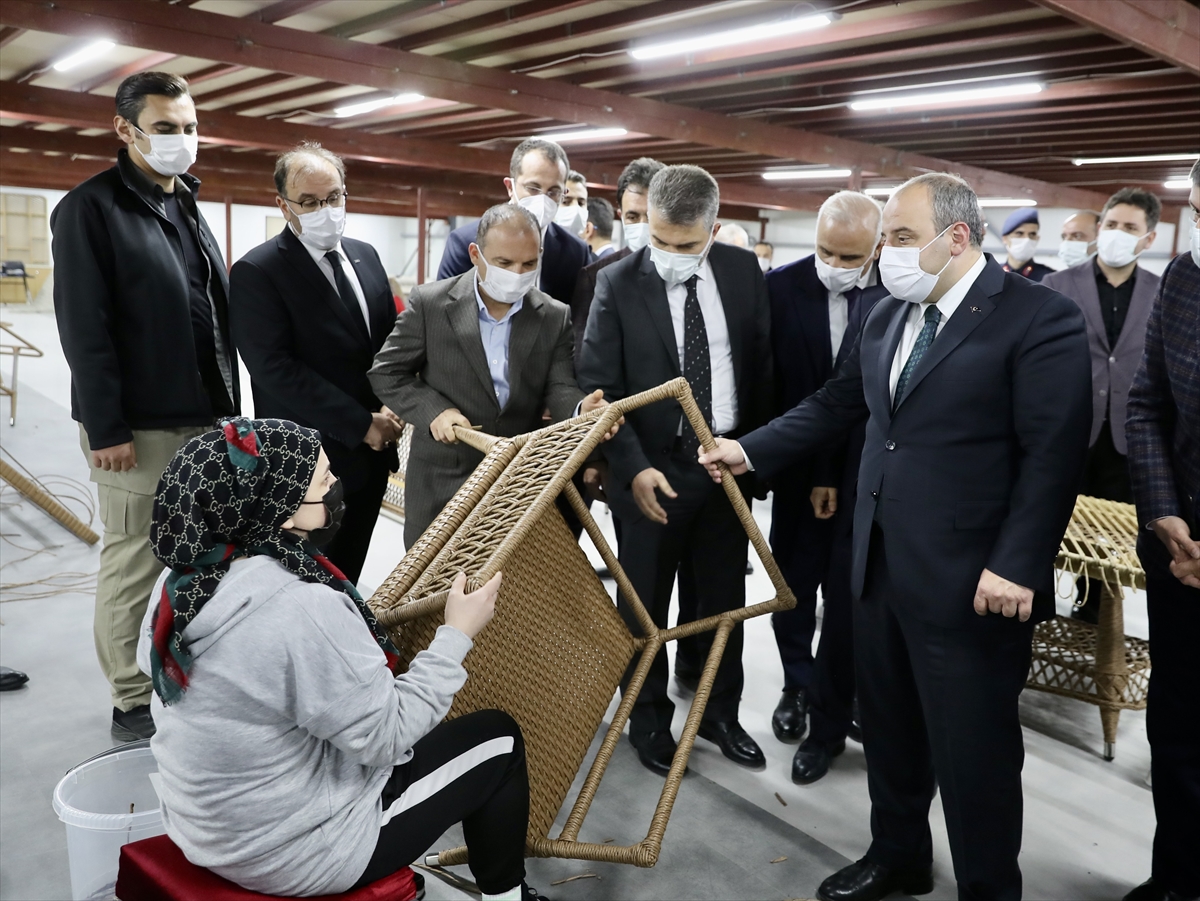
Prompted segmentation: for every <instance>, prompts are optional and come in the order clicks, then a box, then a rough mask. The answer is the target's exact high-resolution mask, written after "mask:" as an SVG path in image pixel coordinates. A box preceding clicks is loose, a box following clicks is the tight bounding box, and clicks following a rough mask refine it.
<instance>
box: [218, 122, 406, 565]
mask: <svg viewBox="0 0 1200 901" xmlns="http://www.w3.org/2000/svg"><path fill="white" fill-rule="evenodd" d="M275 188H276V190H277V191H278V197H277V198H276V203H277V204H278V205H279V209H280V210H281V211H282V212H283V215H284V218H285V219H286V220H287V223H288V225H287V228H285V229H284V230H283V231H281V232H280V233H279V234H278V235H276V236H275V237H274V238H272V239H271V240H270V241H267V242H266V243H264V244H260V245H259V246H258V247H256V248H254V249H253V250H252V251H250V252H249V253H248V254H246V255H245V256H244V257H242V258H241V259H240V260H238V262H237V263H236V264H235V265H234V267H233V271H232V272H231V273H230V303H229V307H230V312H231V319H232V322H233V335H234V341H235V342H236V344H237V348H238V350H239V351H240V352H241V354H242V359H243V360H245V361H246V368H247V369H248V370H250V381H251V383H252V386H253V389H254V413H255V415H256V416H260V417H272V418H278V419H290V420H292V421H293V422H298V423H300V424H301V425H304V426H308V427H309V428H314V429H318V430H319V431H320V432H321V443H322V445H323V446H324V448H325V452H326V453H327V454H328V455H329V463H330V468H331V469H332V470H333V473H334V475H336V476H337V477H338V479H339V480H340V482H341V483H342V490H343V492H344V494H345V504H346V511H345V514H344V515H343V518H342V524H341V527H340V528H339V529H338V531H337V534H336V535H335V536H334V538H333V541H332V542H331V543H330V545H329V547H328V548H327V553H328V555H329V559H330V560H332V561H333V562H334V564H336V565H337V567H338V568H339V569H340V570H341V571H342V573H343V574H344V575H345V576H346V578H347V579H349V580H350V581H351V582H357V581H358V577H359V575H360V574H361V573H362V567H363V562H364V561H365V560H366V558H367V549H368V548H369V547H370V545H371V534H372V533H373V532H374V531H375V522H376V520H378V518H379V506H380V504H381V503H382V501H383V494H384V491H385V490H386V489H387V480H388V473H389V472H390V471H392V470H394V469H395V468H396V450H395V441H396V439H397V438H399V436H400V430H401V424H400V421H399V420H398V419H397V418H396V416H395V414H393V413H392V412H391V411H390V410H388V409H387V408H386V407H384V406H383V405H382V404H380V402H379V399H378V398H377V397H376V396H375V394H374V392H372V390H371V384H370V382H368V381H367V370H368V369H370V368H371V361H372V360H373V359H374V357H375V352H376V351H378V350H379V348H380V347H381V346H382V345H383V342H384V339H385V338H387V335H388V333H389V332H390V331H391V329H392V323H393V322H395V321H396V307H395V304H394V303H393V302H392V291H391V288H390V287H389V286H388V280H387V273H386V272H385V271H384V269H383V264H382V263H380V261H379V254H377V253H376V252H375V248H373V247H372V246H371V245H370V244H365V243H363V242H362V241H355V240H353V239H351V238H343V237H342V229H343V228H344V225H345V213H346V205H345V204H346V170H345V167H344V166H343V165H342V161H341V159H340V158H339V157H338V156H336V155H335V154H333V153H330V152H329V151H328V150H326V149H324V148H323V147H321V145H320V144H311V143H305V144H301V145H300V146H299V147H297V148H296V149H294V150H290V151H288V152H287V153H284V154H283V155H282V156H280V157H279V159H278V160H277V161H276V164H275Z"/></svg>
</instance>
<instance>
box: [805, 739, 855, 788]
mask: <svg viewBox="0 0 1200 901" xmlns="http://www.w3.org/2000/svg"><path fill="white" fill-rule="evenodd" d="M845 750H846V742H845V741H839V742H834V743H832V744H827V743H826V742H823V741H817V740H816V739H815V738H806V739H805V740H804V741H803V742H801V743H800V747H798V748H797V749H796V756H795V757H793V758H792V781H793V782H795V783H796V784H797V785H808V784H809V783H810V782H816V781H817V780H818V779H820V778H821V777H822V776H824V775H825V774H826V773H828V772H829V764H830V763H832V762H833V758H835V757H837V756H838V755H839V754H841V753H842V752H843V751H845Z"/></svg>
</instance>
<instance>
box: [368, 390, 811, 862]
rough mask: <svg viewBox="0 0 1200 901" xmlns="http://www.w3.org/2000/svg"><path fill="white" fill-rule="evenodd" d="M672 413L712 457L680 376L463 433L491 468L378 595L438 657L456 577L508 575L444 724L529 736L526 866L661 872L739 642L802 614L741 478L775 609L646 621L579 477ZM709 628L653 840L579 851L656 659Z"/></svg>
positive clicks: (395, 629) (444, 858)
mask: <svg viewBox="0 0 1200 901" xmlns="http://www.w3.org/2000/svg"><path fill="white" fill-rule="evenodd" d="M664 401H677V402H678V403H679V404H680V405H681V406H682V407H683V410H684V413H685V415H687V417H688V420H689V421H690V422H691V424H692V426H693V427H694V428H695V430H696V433H697V435H698V436H699V437H700V440H701V443H702V444H703V445H704V446H705V447H708V448H711V447H713V446H714V442H713V438H712V434H711V433H710V432H709V430H708V428H707V426H706V425H705V423H704V420H703V418H702V417H701V414H700V411H699V409H698V408H697V406H696V403H695V401H694V400H693V399H692V395H691V392H690V391H689V389H688V386H687V382H686V381H684V380H683V379H676V380H674V381H672V382H668V383H667V384H665V385H661V386H659V387H658V388H655V389H653V390H651V391H647V392H644V393H642V394H639V395H635V396H633V397H629V398H626V399H624V400H620V401H617V402H615V403H613V404H612V405H611V406H609V407H607V408H605V409H604V410H598V411H595V412H593V413H590V414H588V415H586V416H581V417H579V418H577V419H572V420H568V421H566V422H561V423H558V424H557V425H552V426H550V427H548V428H544V429H541V430H539V431H536V432H530V433H528V434H525V435H520V436H517V437H515V438H494V437H491V436H487V435H483V434H481V433H478V432H471V431H469V430H460V431H459V432H458V436H459V438H460V440H462V441H464V442H466V443H468V444H470V445H471V446H473V447H476V448H477V449H479V450H481V451H483V452H485V454H486V456H485V457H484V459H483V462H482V463H481V464H480V465H479V466H478V467H477V468H476V470H475V472H474V473H473V474H472V475H471V477H470V478H469V479H468V480H467V482H466V483H465V484H464V485H463V487H462V488H461V489H460V490H459V492H458V494H456V495H455V496H454V498H453V500H451V502H450V503H449V504H448V505H447V506H446V508H445V509H444V510H443V511H442V513H441V514H440V515H439V516H438V517H437V519H436V520H434V522H433V523H432V524H431V525H430V527H429V528H428V529H427V530H426V531H425V533H424V534H423V535H422V536H421V538H420V539H419V540H418V541H417V542H416V543H415V544H414V545H413V547H412V548H411V549H409V551H408V553H407V554H406V555H405V557H404V558H403V559H402V560H401V561H400V563H399V565H398V566H397V567H396V569H395V571H394V572H393V573H392V575H391V576H390V577H389V578H388V579H387V580H386V581H385V582H384V584H383V585H382V586H380V588H379V590H378V591H376V592H375V594H374V596H373V597H372V598H371V602H370V603H371V606H372V608H373V609H374V611H375V613H376V615H377V616H378V617H379V620H380V622H382V623H383V624H384V625H385V626H387V627H388V628H389V630H390V631H391V634H392V637H393V639H394V640H395V641H396V644H397V646H398V647H399V648H400V650H401V656H402V658H403V659H404V660H406V661H407V660H411V659H412V657H413V656H414V655H415V654H416V653H417V652H418V651H420V650H421V649H423V648H425V647H427V646H428V644H429V642H430V641H431V640H432V638H433V634H434V632H435V631H436V629H437V627H438V626H439V625H440V624H441V623H442V621H443V611H444V607H445V603H446V597H447V594H448V590H449V587H450V583H451V581H452V580H453V578H454V576H455V574H457V573H458V572H466V574H467V577H468V588H469V589H474V588H477V587H478V586H480V585H481V584H483V583H484V582H486V581H487V580H488V579H489V578H490V577H491V576H492V575H493V574H494V573H496V572H497V571H503V573H504V583H503V586H502V587H501V591H500V598H499V601H498V602H497V605H496V616H495V619H494V620H493V621H492V623H491V624H490V625H489V626H488V628H487V629H485V630H484V631H483V633H482V634H480V636H479V638H478V639H477V640H476V643H475V647H474V648H473V649H472V651H471V653H470V654H468V655H467V659H466V662H465V666H466V668H467V671H468V673H469V674H470V678H469V679H468V680H467V684H466V686H465V687H464V688H463V689H462V691H460V692H459V693H458V696H457V697H456V698H455V701H454V705H453V707H452V708H451V710H450V714H449V717H450V718H451V719H452V718H454V717H456V716H461V715H462V714H464V713H469V712H471V711H474V710H480V709H484V708H499V709H501V710H505V711H507V712H508V713H509V714H511V715H512V716H513V717H514V718H515V719H516V720H517V722H519V723H520V724H521V729H522V731H523V732H524V735H525V741H526V748H527V754H528V761H529V770H530V794H531V797H530V815H529V832H528V836H527V841H526V853H527V854H529V855H530V856H535V857H563V858H573V859H579V860H597V861H609V862H616V863H626V864H634V865H637V866H642V867H651V866H654V864H655V863H656V861H657V860H658V855H659V851H660V849H661V847H662V839H663V833H664V831H665V830H666V826H667V820H668V819H669V817H670V815H671V807H672V805H673V804H674V802H675V797H676V794H677V793H678V791H679V785H680V780H681V779H682V778H683V773H684V769H685V768H686V766H687V761H688V756H689V754H690V753H691V750H692V745H693V742H694V741H695V738H696V730H697V729H698V727H699V725H700V718H701V716H702V714H703V713H704V707H705V704H706V703H707V701H708V696H709V692H710V690H711V688H712V682H713V677H714V676H715V675H716V670H717V665H718V663H719V662H720V659H721V654H722V652H723V651H724V648H725V643H726V641H727V639H728V636H729V633H730V631H731V630H732V629H733V628H734V626H735V625H737V624H738V623H740V622H742V621H743V620H746V619H749V618H750V617H754V616H761V615H762V614H764V613H772V612H775V611H777V610H786V609H789V608H791V607H793V606H795V603H796V601H795V598H794V597H793V596H792V593H791V592H790V591H789V589H788V587H787V584H786V583H785V582H784V580H783V576H782V575H781V574H780V572H779V568H778V567H777V566H776V565H775V561H774V559H773V558H772V557H771V553H770V550H769V549H768V547H767V543H766V541H765V539H764V538H763V536H762V534H761V532H759V530H758V527H757V525H756V524H755V522H754V519H753V517H752V515H751V513H750V509H749V506H748V505H747V504H746V502H745V500H744V499H743V498H742V495H741V493H740V491H739V490H738V489H737V488H736V486H735V484H734V481H733V479H726V480H725V481H724V485H725V490H726V492H727V494H728V495H729V498H730V500H731V502H732V503H733V506H734V509H735V510H736V511H737V515H738V517H739V519H740V520H741V522H742V525H743V527H744V528H745V530H746V533H747V534H748V535H749V537H750V541H751V543H752V544H753V546H754V549H755V550H756V551H757V553H758V556H759V558H760V559H761V561H762V563H763V566H764V567H765V569H766V572H767V574H768V576H769V577H770V579H771V582H772V584H773V586H774V589H775V592H776V594H775V597H774V598H773V599H772V600H770V601H767V602H764V603H759V604H754V605H752V606H747V607H744V608H741V609H738V610H733V611H730V612H728V613H723V614H721V615H719V616H712V617H708V618H706V619H703V620H699V621H696V622H692V623H687V624H685V625H681V626H676V627H675V628H673V629H660V628H658V627H657V626H656V625H655V624H654V622H653V620H652V619H651V618H650V615H649V613H647V612H646V609H645V607H644V606H643V605H642V603H641V601H640V600H639V599H638V596H637V592H635V591H634V589H633V586H632V585H631V584H630V582H629V579H628V578H627V577H626V575H625V572H624V570H622V569H621V564H620V562H619V561H618V560H617V557H616V555H615V554H614V553H613V551H612V549H611V548H610V547H609V545H608V543H607V542H606V541H605V540H604V537H603V536H602V535H601V533H600V529H599V527H598V526H597V524H596V522H595V520H594V519H592V516H591V514H590V513H589V512H588V508H587V506H586V505H585V504H584V502H583V499H582V498H581V497H580V495H579V492H578V491H577V490H576V488H575V486H574V485H573V484H572V482H571V478H572V476H574V475H575V473H576V471H577V470H578V469H579V468H580V467H581V466H582V465H583V463H584V461H585V460H586V459H587V458H588V456H589V454H591V452H592V451H593V450H594V449H595V448H596V446H597V445H598V444H600V442H601V441H602V440H603V437H604V435H605V433H606V432H607V431H608V430H609V428H610V427H611V426H612V425H613V424H614V423H615V422H616V421H617V420H618V419H619V418H620V417H621V416H623V415H624V414H625V413H626V412H628V411H630V410H633V409H636V408H638V407H643V406H646V405H648V404H652V403H661V402H664ZM560 495H562V496H565V497H566V499H567V501H568V502H569V503H570V505H571V508H572V509H573V510H574V512H575V514H576V515H577V516H578V517H579V519H580V521H581V522H582V523H583V526H584V528H585V529H586V530H587V532H588V535H589V536H590V537H591V539H592V541H593V542H594V543H595V545H596V547H597V549H598V550H599V551H600V554H601V556H602V557H603V559H604V562H605V563H606V564H607V566H608V568H609V571H610V572H611V573H612V574H613V576H614V578H615V579H616V582H617V585H618V586H619V587H620V589H621V591H622V593H623V594H624V595H625V597H626V598H628V600H629V604H630V607H631V608H632V610H633V612H634V614H635V615H636V618H637V622H638V626H639V631H640V634H638V635H634V634H632V633H631V632H630V629H629V627H627V626H626V624H625V622H624V620H622V618H621V616H620V615H619V614H618V612H617V608H616V606H615V605H614V604H613V601H612V598H611V597H609V595H608V592H607V591H606V590H605V588H604V585H603V583H602V582H601V581H600V579H599V577H598V576H597V575H596V572H595V570H594V569H593V568H592V565H591V564H590V563H589V561H588V559H587V556H586V555H585V554H584V552H583V550H582V548H581V547H580V546H579V543H578V542H577V541H576V540H575V538H574V536H573V535H572V534H571V531H570V529H569V528H568V527H567V524H566V522H565V521H564V519H563V517H562V515H561V514H560V513H559V511H558V509H557V507H556V504H555V502H556V500H557V498H558V497H559V496H560ZM708 630H715V633H716V634H715V635H714V637H713V643H712V651H711V653H710V654H709V657H708V660H707V662H706V664H705V667H704V671H703V674H702V676H701V679H700V685H699V688H698V689H697V691H696V695H695V699H694V700H693V702H692V706H691V710H690V711H689V713H688V717H687V723H686V725H685V726H684V729H683V735H682V736H681V737H680V740H679V750H678V751H677V752H676V754H675V758H674V761H673V763H672V766H671V771H670V773H669V775H668V776H667V779H666V782H665V784H664V786H663V790H662V795H661V797H660V798H659V802H658V806H657V809H656V810H655V813H654V816H653V817H652V819H651V822H650V826H649V830H648V832H647V834H646V837H645V838H644V839H643V840H641V841H639V842H637V843H636V844H633V845H628V846H619V845H613V844H596V843H588V842H581V841H579V840H578V836H579V831H580V827H581V826H582V824H583V821H584V818H585V817H586V816H587V812H588V809H589V807H590V806H591V803H592V801H593V799H594V798H595V796H596V792H597V790H598V789H599V787H600V781H601V779H602V778H603V776H604V771H605V768H606V767H607V765H608V762H609V760H610V759H611V757H612V754H613V751H614V749H615V748H616V746H617V742H618V740H619V739H620V736H621V731H622V729H623V728H624V726H625V723H626V721H627V720H628V718H629V713H630V710H631V709H632V707H633V703H634V700H635V699H636V697H637V695H638V692H639V691H640V690H641V687H642V684H643V682H644V680H645V678H646V673H647V672H648V670H649V668H650V664H651V662H652V660H653V659H654V656H655V654H656V653H657V652H658V651H659V649H660V648H661V647H662V646H663V645H664V644H666V643H667V642H669V641H673V640H676V639H679V638H683V637H686V636H689V635H695V634H698V633H700V632H704V631H708ZM635 656H637V657H638V662H637V666H636V669H635V670H634V675H633V677H632V680H631V682H630V684H629V688H628V690H627V691H626V692H625V694H624V697H623V698H622V701H621V704H620V706H619V707H618V708H617V712H616V715H615V716H614V717H613V721H612V724H611V725H610V726H609V728H608V730H607V734H606V736H605V738H604V740H603V742H602V744H601V746H600V750H599V752H598V753H597V755H596V757H595V759H594V761H593V762H592V766H591V769H590V770H589V772H588V775H587V778H586V779H585V781H584V783H583V787H582V790H581V791H580V793H579V796H578V797H577V799H576V801H575V804H574V806H573V807H572V809H571V811H570V814H569V815H568V817H567V819H566V823H565V825H564V826H563V829H562V831H561V833H560V834H559V836H558V837H557V838H552V837H550V834H549V832H550V829H551V827H552V826H553V825H554V821H555V818H556V817H557V815H558V813H559V810H560V808H561V807H562V805H563V802H564V800H565V799H566V796H567V793H568V791H569V790H570V788H571V785H572V783H573V781H574V779H575V776H576V773H577V772H578V771H579V768H580V766H581V764H582V763H583V761H584V758H585V756H586V754H587V751H588V748H589V746H590V745H591V743H592V740H593V738H594V737H595V735H596V732H597V730H598V729H599V727H600V724H601V723H602V721H603V718H604V714H605V712H606V710H607V709H608V706H609V703H610V701H611V700H612V697H613V693H614V692H615V691H616V690H617V687H618V685H619V684H620V680H621V676H622V674H624V672H625V670H626V668H627V667H628V666H629V664H630V662H631V661H632V660H633V659H634V657H635ZM435 858H436V863H438V864H440V865H443V866H446V865H454V864H461V863H464V862H466V859H467V854H466V849H465V848H457V849H453V850H450V851H443V852H441V853H440V854H438V855H435Z"/></svg>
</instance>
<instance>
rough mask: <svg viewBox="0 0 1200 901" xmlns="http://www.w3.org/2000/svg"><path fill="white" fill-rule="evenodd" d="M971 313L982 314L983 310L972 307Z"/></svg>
mask: <svg viewBox="0 0 1200 901" xmlns="http://www.w3.org/2000/svg"><path fill="white" fill-rule="evenodd" d="M971 312H972V313H982V312H983V310H981V309H979V307H971Z"/></svg>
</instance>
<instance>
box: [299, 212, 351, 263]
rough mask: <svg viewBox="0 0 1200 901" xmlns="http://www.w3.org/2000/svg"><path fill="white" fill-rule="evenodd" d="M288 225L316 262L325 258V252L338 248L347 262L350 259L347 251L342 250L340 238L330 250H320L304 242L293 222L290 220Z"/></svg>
mask: <svg viewBox="0 0 1200 901" xmlns="http://www.w3.org/2000/svg"><path fill="white" fill-rule="evenodd" d="M287 227H288V228H291V229H292V235H293V236H294V237H295V238H296V240H297V241H299V242H300V246H301V247H303V248H304V249H305V250H307V251H308V255H309V256H310V257H312V258H313V262H314V263H319V262H321V260H323V259H325V254H327V253H329V250H336V251H337V252H338V254H339V255H340V256H341V258H342V259H343V260H346V261H347V262H349V261H350V258H349V257H348V256H346V251H344V250H342V242H341V239H340V238H339V239H338V242H337V243H336V244H334V245H333V246H332V247H331V248H329V250H319V249H318V248H316V247H312V246H310V245H308V244H306V243H304V241H303V240H302V239H301V237H300V236H299V235H297V234H296V229H294V228H292V223H290V222H289V223H288V225H287Z"/></svg>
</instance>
